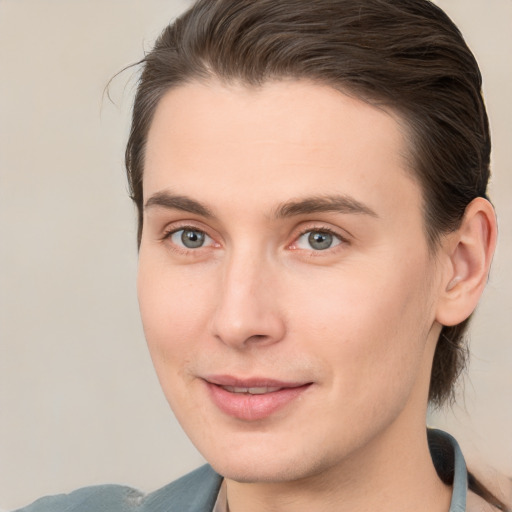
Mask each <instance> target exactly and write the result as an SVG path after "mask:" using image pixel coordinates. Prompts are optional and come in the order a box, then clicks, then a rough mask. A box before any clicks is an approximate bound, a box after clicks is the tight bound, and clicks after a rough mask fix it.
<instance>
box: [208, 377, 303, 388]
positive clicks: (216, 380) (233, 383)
mask: <svg viewBox="0 0 512 512" xmlns="http://www.w3.org/2000/svg"><path fill="white" fill-rule="evenodd" d="M203 379H204V380H205V381H207V382H209V383H210V384H215V385H217V386H230V387H235V388H298V387H300V386H305V385H306V384H311V382H308V381H293V382H290V381H282V380H276V379H269V378H266V377H248V378H240V377H235V376H232V375H208V376H206V377H203Z"/></svg>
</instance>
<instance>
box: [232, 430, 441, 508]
mask: <svg viewBox="0 0 512 512" xmlns="http://www.w3.org/2000/svg"><path fill="white" fill-rule="evenodd" d="M409 425H410V424H409ZM395 430H396V431H395ZM412 454H413V455H412ZM226 485H227V497H228V503H229V512H256V511H258V512H262V511H264V512H292V511H293V512H306V511H308V512H310V511H311V510H316V511H322V512H331V511H332V512H345V511H346V512H348V511H350V512H357V511H361V512H363V511H377V510H378V511H379V512H386V511H389V512H402V511H403V512H405V511H407V512H409V511H410V510H415V511H417V512H422V511H425V512H427V511H428V512H447V511H448V509H449V506H450V499H451V488H450V487H448V486H446V485H445V484H443V483H442V482H441V480H440V479H439V478H438V476H437V473H436V470H435V468H434V465H433V463H432V458H431V456H430V452H429V448H428V442H427V435H426V429H425V427H424V426H423V428H419V429H415V430H414V432H412V429H408V430H407V431H406V432H405V433H404V432H403V431H401V429H394V430H388V431H386V432H384V433H382V434H381V435H379V436H377V437H376V438H375V439H373V440H372V442H371V443H369V444H367V445H366V446H365V447H364V448H363V449H361V450H359V452H358V453H354V454H353V455H351V457H350V458H349V459H347V460H344V461H343V462H342V463H339V464H337V465H336V466H333V467H329V468H327V469H324V470H323V471H320V472H317V473H315V474H311V475H309V476H307V477H304V478H302V479H300V480H296V481H291V482H272V483H268V482H257V483H239V482H235V481H232V480H227V481H226Z"/></svg>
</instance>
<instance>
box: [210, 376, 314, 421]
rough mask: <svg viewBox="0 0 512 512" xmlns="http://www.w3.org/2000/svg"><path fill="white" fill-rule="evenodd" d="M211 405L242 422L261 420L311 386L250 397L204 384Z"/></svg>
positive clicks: (284, 389)
mask: <svg viewBox="0 0 512 512" xmlns="http://www.w3.org/2000/svg"><path fill="white" fill-rule="evenodd" d="M206 385H207V387H208V390H209V392H210V396H211V398H212V400H213V403H214V404H215V405H216V406H217V407H218V408H219V409H220V410H221V411H222V412H224V413H225V414H227V415H228V416H232V417H234V418H237V419H239V420H244V421H257V420H263V419H265V418H267V417H269V416H270V415H272V414H274V413H275V412H277V411H278V410H280V409H282V408H283V407H285V406H286V405H288V404H289V403H291V402H293V401H294V400H295V399H297V398H298V397H299V396H301V395H302V393H304V392H305V391H306V390H307V389H308V388H309V387H310V385H311V384H305V385H303V386H299V387H295V388H283V389H280V390H278V391H273V392H272V393H264V394H262V395H251V394H249V393H231V392H230V391H226V390H225V389H224V388H222V387H221V386H217V385H216V384H212V383H211V382H206Z"/></svg>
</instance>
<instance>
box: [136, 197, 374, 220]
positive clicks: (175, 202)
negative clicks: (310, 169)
mask: <svg viewBox="0 0 512 512" xmlns="http://www.w3.org/2000/svg"><path fill="white" fill-rule="evenodd" d="M155 206H158V207H162V208H167V209H172V210H180V211H184V212H188V213H193V214H196V215H200V216H202V217H207V218H213V217H214V215H213V213H212V211H211V210H210V209H209V208H208V207H207V206H205V205H204V204H202V203H200V202H199V201H196V200H195V199H191V198H190V197H187V196H183V195H176V194H173V193H171V192H168V191H162V192H157V193H156V194H153V195H152V196H151V197H150V198H149V199H148V200H147V201H146V203H145V205H144V209H148V208H151V207H155ZM322 212H326V213H329V212H333V213H342V214H357V215H361V214H362V215H369V216H371V217H375V218H378V217H379V216H378V215H377V214H376V213H375V211H374V210H372V209H371V208H370V207H369V206H367V205H365V204H363V203H361V202H360V201H357V200H356V199H354V198H353V197H350V196H347V195H328V196H314V197H306V198H304V199H297V200H292V201H287V202H285V203H283V204H281V205H280V206H278V207H277V208H276V209H275V211H274V214H273V217H275V218H276V219H283V218H289V217H296V216H298V215H307V214H311V213H322Z"/></svg>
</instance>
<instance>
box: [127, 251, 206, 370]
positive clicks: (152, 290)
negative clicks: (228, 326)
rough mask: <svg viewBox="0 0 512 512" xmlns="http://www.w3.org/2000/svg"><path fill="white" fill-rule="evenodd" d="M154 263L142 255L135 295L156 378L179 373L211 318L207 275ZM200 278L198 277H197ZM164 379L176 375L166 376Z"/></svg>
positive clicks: (153, 260)
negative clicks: (171, 368) (167, 370)
mask: <svg viewBox="0 0 512 512" xmlns="http://www.w3.org/2000/svg"><path fill="white" fill-rule="evenodd" d="M188 274H189V273H188V271H186V270H184V269H183V268H182V267H176V266H172V265H168V264H165V263H161V264H159V263H158V261H155V259H150V258H146V257H145V255H144V254H143V253H142V251H141V255H140V259H139V271H138V278H137V292H138V298H139V307H140V312H141V318H142V323H143V326H144V333H145V336H146V340H147V343H148V347H149V351H150V354H151V357H152V359H153V364H154V365H155V368H156V371H157V373H158V376H159V378H160V379H161V380H162V377H163V376H162V373H163V372H165V371H166V370H165V368H166V367H167V368H169V367H173V368H175V369H176V370H178V372H180V373H181V371H182V368H181V367H182V366H183V365H184V362H185V361H187V360H188V359H190V357H191V354H192V352H193V350H194V348H195V346H196V345H197V341H198V340H200V339H202V338H203V337H204V333H205V331H206V329H207V325H208V318H210V316H211V308H212V306H213V303H214V300H213V294H212V290H211V286H208V282H209V281H211V279H210V280H209V279H208V276H207V275H204V276H202V275H198V272H197V269H196V272H195V274H194V276H189V275H188ZM199 274H200V273H199ZM168 373H169V375H168V376H167V378H172V376H173V375H176V374H175V373H173V372H168Z"/></svg>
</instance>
